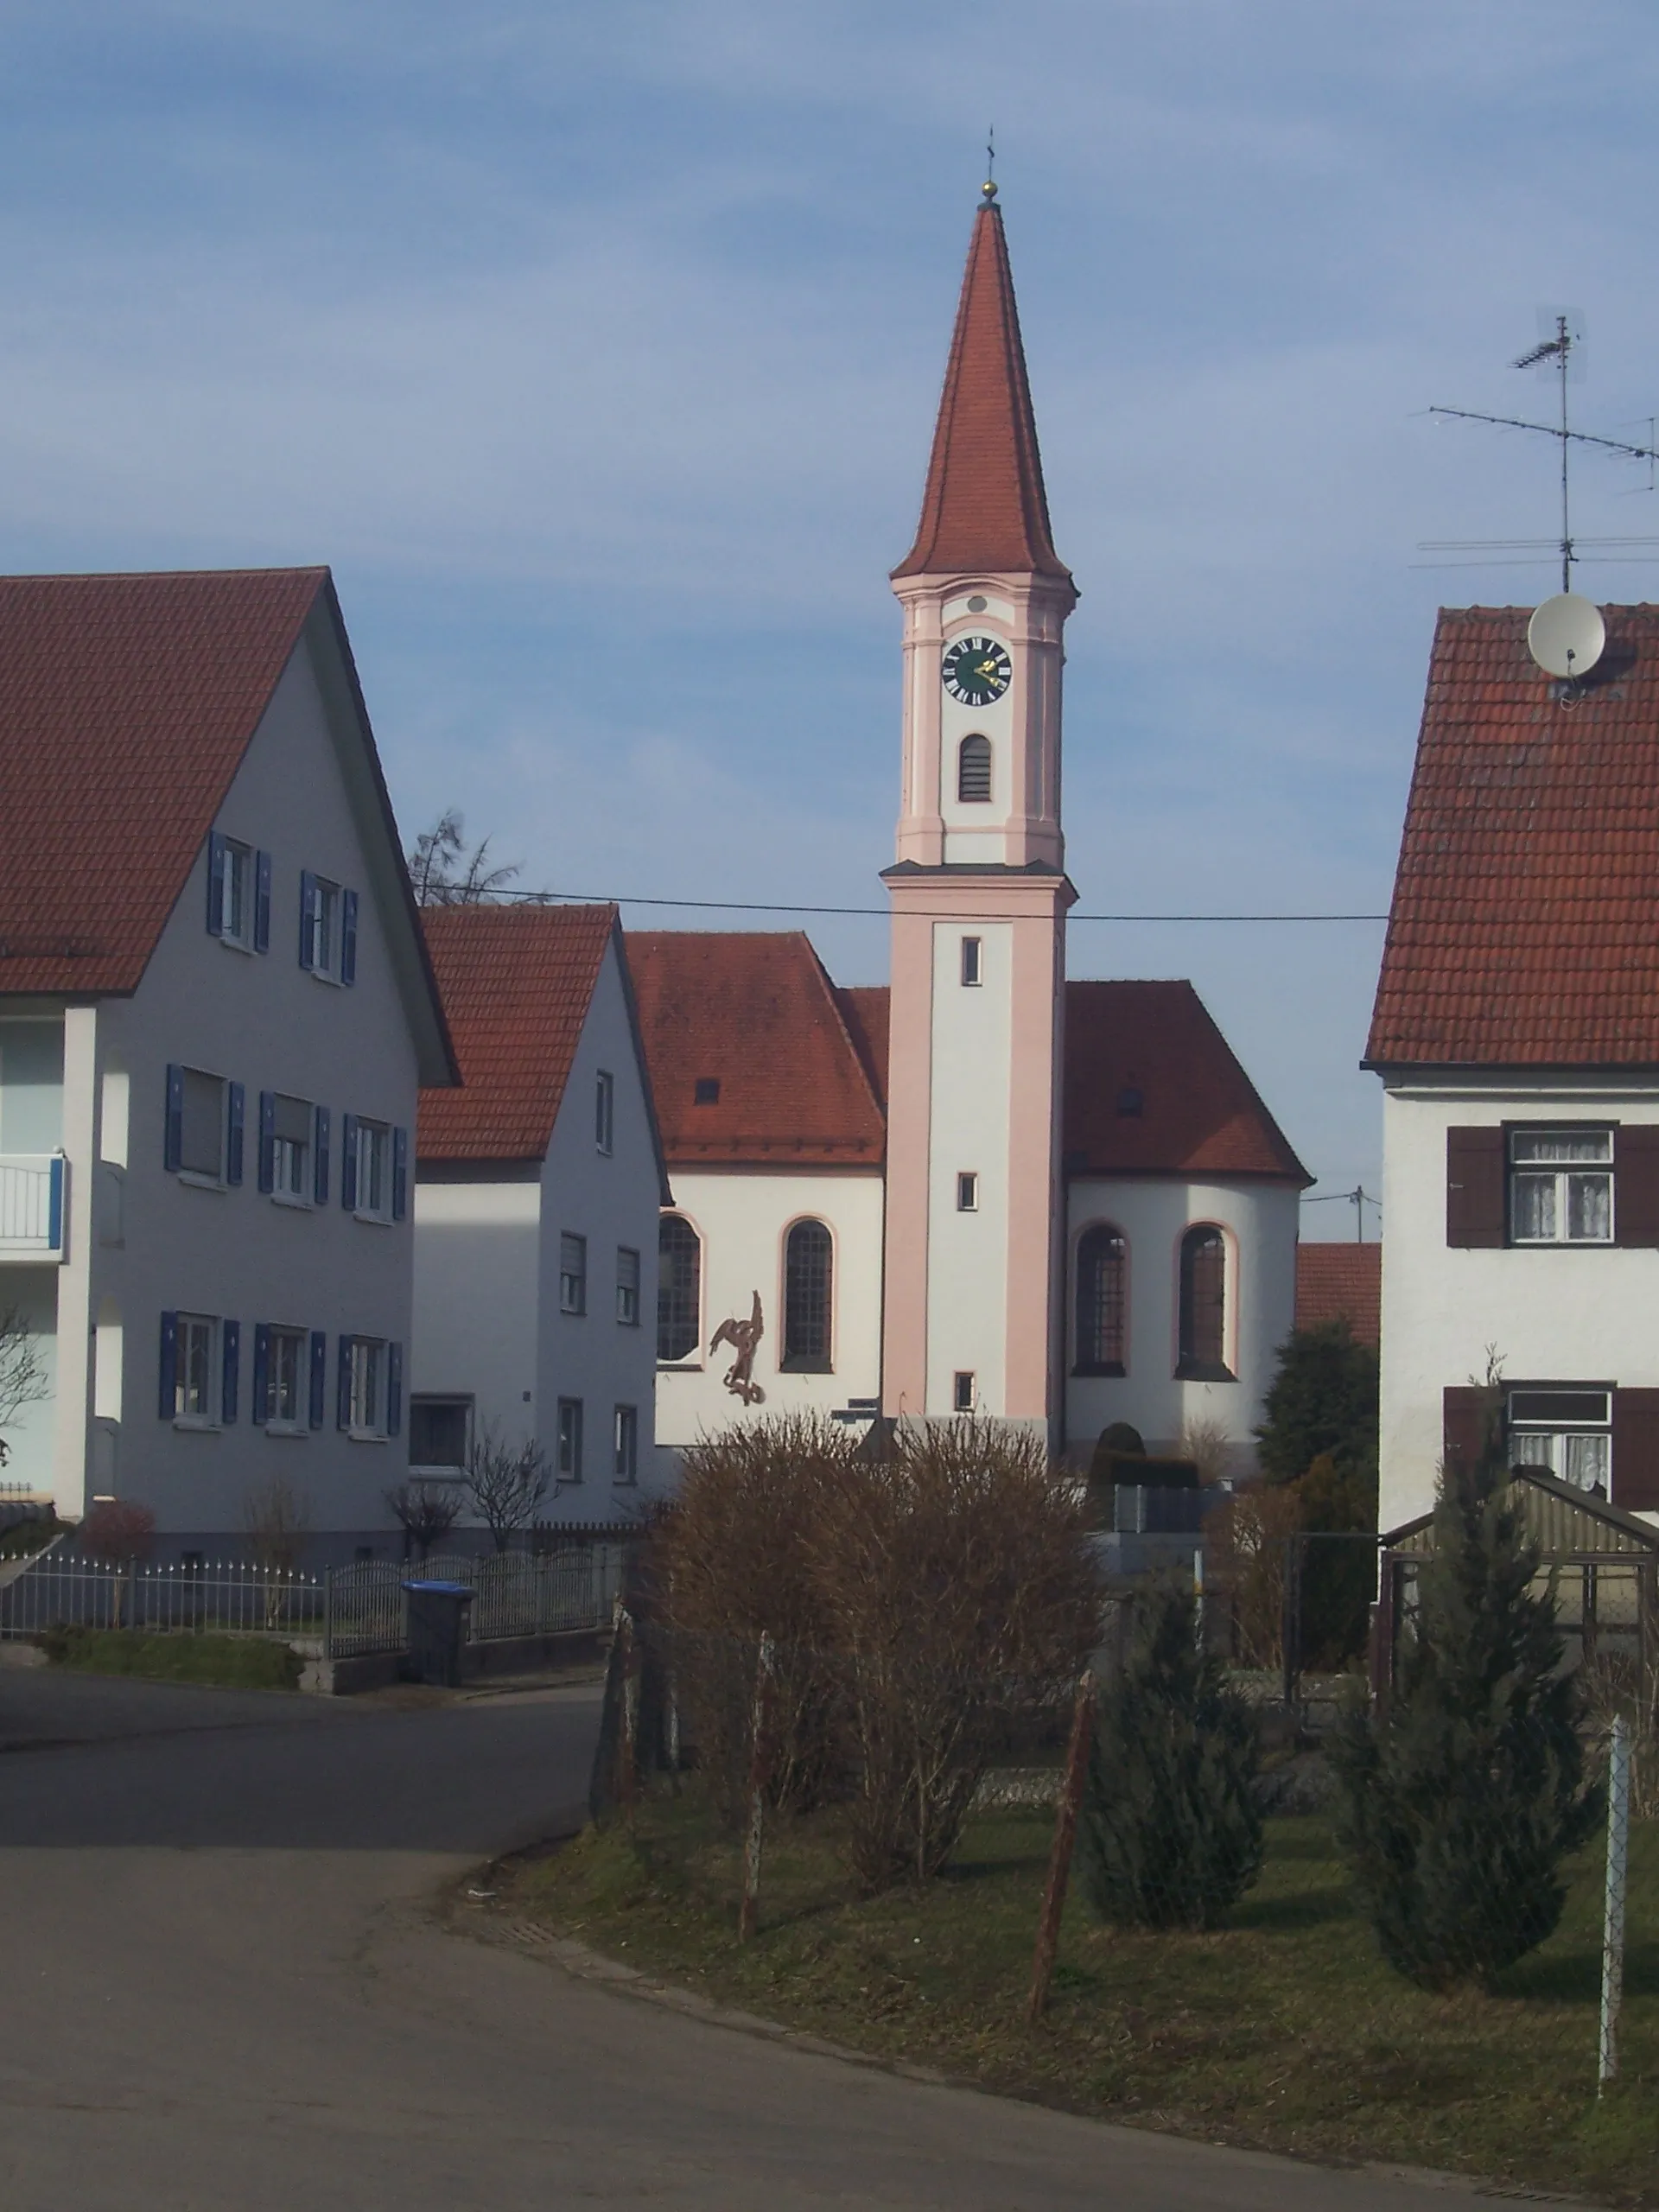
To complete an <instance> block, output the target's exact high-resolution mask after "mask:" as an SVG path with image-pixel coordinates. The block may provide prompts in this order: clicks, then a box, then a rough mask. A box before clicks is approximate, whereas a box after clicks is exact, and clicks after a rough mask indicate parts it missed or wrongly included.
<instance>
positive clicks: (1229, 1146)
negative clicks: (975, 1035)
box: [1062, 982, 1313, 1184]
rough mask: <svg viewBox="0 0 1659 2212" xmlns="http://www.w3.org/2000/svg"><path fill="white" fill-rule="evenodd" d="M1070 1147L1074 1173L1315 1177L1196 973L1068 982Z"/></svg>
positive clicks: (1065, 1143) (1069, 1169)
mask: <svg viewBox="0 0 1659 2212" xmlns="http://www.w3.org/2000/svg"><path fill="white" fill-rule="evenodd" d="M1137 1101H1138V1110H1136V1105H1137ZM1062 1148H1063V1151H1064V1154H1065V1166H1066V1173H1067V1174H1068V1175H1073V1176H1076V1175H1192V1176H1209V1175H1224V1176H1235V1175H1248V1176H1264V1177H1270V1178H1272V1179H1274V1180H1275V1181H1285V1182H1292V1183H1299V1184H1306V1183H1310V1182H1312V1181H1313V1177H1312V1176H1311V1175H1310V1174H1309V1173H1307V1170H1306V1168H1305V1167H1304V1166H1302V1163H1301V1161H1300V1160H1298V1159H1297V1157H1296V1155H1295V1154H1294V1152H1293V1151H1292V1150H1291V1148H1290V1146H1289V1144H1288V1143H1287V1141H1286V1139H1285V1137H1284V1135H1283V1133H1282V1131H1281V1129H1280V1128H1279V1125H1278V1123H1277V1122H1275V1121H1274V1118H1273V1116H1272V1115H1271V1114H1269V1113H1268V1109H1267V1108H1266V1107H1265V1106H1264V1105H1263V1104H1262V1100H1261V1098H1260V1096H1258V1094H1257V1092H1256V1089H1255V1084H1253V1083H1252V1082H1251V1081H1250V1079H1249V1076H1247V1075H1246V1074H1245V1072H1244V1071H1243V1068H1242V1067H1241V1066H1240V1065H1239V1064H1238V1061H1237V1060H1236V1058H1234V1056H1233V1052H1232V1048H1231V1046H1230V1045H1229V1044H1228V1042H1227V1039H1225V1038H1224V1036H1223V1035H1222V1033H1221V1032H1220V1030H1219V1029H1217V1027H1216V1025H1215V1023H1214V1022H1213V1021H1212V1020H1211V1018H1210V1014H1209V1011H1208V1009H1207V1008H1206V1007H1205V1003H1204V1001H1203V1000H1202V999H1200V998H1199V996H1198V993H1197V992H1196V991H1195V990H1194V989H1193V988H1192V984H1191V983H1188V982H1146V983H1142V982H1133V983H1090V982H1076V983H1071V982H1069V983H1067V985H1066V987H1065V1135H1064V1137H1063V1140H1062Z"/></svg>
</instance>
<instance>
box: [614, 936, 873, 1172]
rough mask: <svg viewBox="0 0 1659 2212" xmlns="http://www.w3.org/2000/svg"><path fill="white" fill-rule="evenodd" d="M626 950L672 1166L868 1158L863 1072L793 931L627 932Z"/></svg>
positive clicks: (818, 972) (849, 1163)
mask: <svg viewBox="0 0 1659 2212" xmlns="http://www.w3.org/2000/svg"><path fill="white" fill-rule="evenodd" d="M628 957H629V962H630V964H631V965H632V970H633V978H634V988H635V990H636V992H637V994H638V997H639V1023H640V1029H641V1033H642V1034H643V1036H644V1039H645V1058H646V1060H647V1062H648V1064H649V1065H650V1068H651V1079H652V1090H654V1092H655V1094H656V1100H657V1115H658V1122H659V1123H660V1125H661V1128H662V1132H663V1147H664V1152H665V1154H666V1155H667V1158H668V1160H669V1163H670V1165H671V1166H679V1167H692V1166H709V1167H731V1166H752V1167H753V1166H765V1167H772V1168H777V1169H780V1170H781V1169H785V1168H787V1167H790V1166H796V1165H800V1166H808V1165H810V1166H839V1167H878V1166H880V1162H881V1157H882V1151H883V1146H884V1141H885V1137H886V1129H885V1127H884V1124H883V1121H882V1116H881V1109H880V1106H879V1105H878V1104H877V1103H876V1097H875V1094H874V1090H873V1089H872V1087H871V1080H870V1077H869V1075H868V1073H867V1072H866V1070H865V1067H864V1065H863V1063H862V1062H861V1058H860V1056H859V1049H858V1047H857V1046H855V1044H854V1041H853V1039H852V1037H851V1035H850V1034H849V1029H848V1025H847V1022H846V1020H844V1019H843V1016H842V1007H841V1006H840V1005H839V1004H838V1003H837V994H836V990H835V988H834V987H833V985H832V984H831V983H830V981H829V977H828V976H826V975H825V974H824V971H823V966H822V964H821V963H820V962H819V959H818V956H817V953H816V952H814V950H812V947H811V945H810V943H809V942H808V941H807V939H806V938H805V937H804V936H803V935H802V934H801V933H800V932H799V931H790V932H788V933H787V934H784V933H779V934H776V935H773V934H771V933H760V932H756V933H750V932H748V931H742V932H739V931H730V932H723V931H691V930H684V931H681V930H658V931H652V930H647V931H639V932H638V933H635V932H633V931H630V932H629V936H628ZM700 1083H702V1084H714V1085H715V1086H716V1089H715V1096H713V1097H711V1098H708V1099H707V1100H706V1102H705V1103H702V1104H701V1105H700V1104H698V1103H697V1086H698V1084H700Z"/></svg>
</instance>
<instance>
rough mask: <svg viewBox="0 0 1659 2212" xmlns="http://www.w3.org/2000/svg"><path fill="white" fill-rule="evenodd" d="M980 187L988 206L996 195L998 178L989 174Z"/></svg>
mask: <svg viewBox="0 0 1659 2212" xmlns="http://www.w3.org/2000/svg"><path fill="white" fill-rule="evenodd" d="M979 189H980V194H981V196H982V199H983V200H984V202H985V205H986V206H987V207H989V206H990V204H991V202H992V200H995V197H996V179H995V177H987V178H986V180H985V181H984V183H983V184H982V185H981V186H980V188H979Z"/></svg>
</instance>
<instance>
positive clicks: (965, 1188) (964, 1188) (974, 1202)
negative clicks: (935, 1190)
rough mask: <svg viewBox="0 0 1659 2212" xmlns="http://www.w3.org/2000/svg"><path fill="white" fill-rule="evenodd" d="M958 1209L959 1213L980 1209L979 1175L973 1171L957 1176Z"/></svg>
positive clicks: (975, 1211)
mask: <svg viewBox="0 0 1659 2212" xmlns="http://www.w3.org/2000/svg"><path fill="white" fill-rule="evenodd" d="M978 1211H979V1177H978V1175H977V1174H976V1173H972V1172H971V1171H969V1173H964V1174H961V1175H958V1176H957V1212H958V1213H977V1212H978Z"/></svg>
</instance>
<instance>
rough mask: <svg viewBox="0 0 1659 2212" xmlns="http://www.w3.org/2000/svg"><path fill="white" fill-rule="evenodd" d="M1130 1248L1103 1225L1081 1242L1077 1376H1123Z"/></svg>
mask: <svg viewBox="0 0 1659 2212" xmlns="http://www.w3.org/2000/svg"><path fill="white" fill-rule="evenodd" d="M1128 1275H1129V1248H1128V1244H1127V1243H1125V1241H1124V1238H1123V1235H1122V1231H1121V1230H1116V1229H1112V1228H1109V1227H1108V1226H1107V1225H1106V1224H1100V1225H1099V1226H1097V1227H1096V1228H1094V1229H1086V1230H1084V1233H1083V1235H1082V1236H1080V1237H1079V1238H1078V1240H1077V1372H1078V1373H1079V1374H1080V1375H1122V1373H1123V1371H1124V1361H1125V1358H1126V1356H1127V1352H1128Z"/></svg>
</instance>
